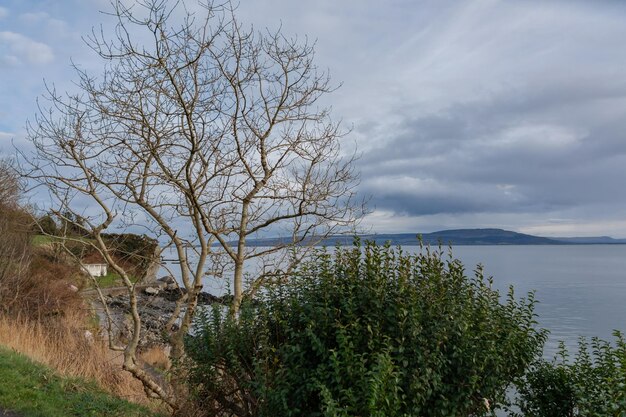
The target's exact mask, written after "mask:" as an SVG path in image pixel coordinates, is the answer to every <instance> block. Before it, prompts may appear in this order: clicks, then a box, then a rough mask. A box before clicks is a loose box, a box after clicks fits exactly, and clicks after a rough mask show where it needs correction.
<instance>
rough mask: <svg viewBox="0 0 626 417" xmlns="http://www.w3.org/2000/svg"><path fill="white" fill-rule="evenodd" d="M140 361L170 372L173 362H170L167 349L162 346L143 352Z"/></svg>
mask: <svg viewBox="0 0 626 417" xmlns="http://www.w3.org/2000/svg"><path fill="white" fill-rule="evenodd" d="M139 359H141V360H142V361H144V362H145V363H147V364H148V365H150V366H152V367H153V368H156V369H160V370H162V371H169V370H170V368H171V367H172V361H170V358H169V356H168V355H167V353H166V352H165V349H164V348H163V347H161V346H152V347H149V348H148V349H145V350H143V351H142V352H141V353H140V354H139Z"/></svg>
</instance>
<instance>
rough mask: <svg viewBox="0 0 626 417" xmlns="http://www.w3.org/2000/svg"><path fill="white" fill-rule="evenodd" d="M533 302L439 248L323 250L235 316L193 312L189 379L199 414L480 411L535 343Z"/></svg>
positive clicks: (534, 351)
mask: <svg viewBox="0 0 626 417" xmlns="http://www.w3.org/2000/svg"><path fill="white" fill-rule="evenodd" d="M533 306H534V300H533V298H532V295H531V296H529V297H528V298H527V299H521V300H516V299H515V298H514V296H513V292H512V290H511V291H510V292H509V294H508V296H507V297H506V299H505V300H501V299H500V295H499V294H498V292H497V291H495V290H493V289H491V282H490V281H489V280H487V279H485V278H484V277H483V276H482V272H481V270H480V269H479V270H477V271H476V273H475V275H474V276H472V277H467V276H466V275H465V271H464V268H463V265H462V264H461V263H460V262H459V261H458V260H455V259H452V258H448V259H443V258H442V256H441V254H439V253H431V252H428V251H425V252H424V253H422V254H419V255H410V254H406V253H403V252H401V251H400V250H394V249H391V248H389V247H377V246H375V245H372V244H367V245H366V246H365V247H363V248H361V247H355V248H353V249H348V250H344V249H338V250H337V251H336V252H335V253H334V254H330V253H326V252H324V251H322V252H319V253H317V254H316V255H315V256H313V258H312V260H311V261H310V262H308V263H306V264H305V265H304V266H302V267H301V268H300V269H299V270H298V271H296V272H295V274H294V275H293V276H292V277H291V279H290V280H289V282H288V283H286V284H283V285H280V286H277V287H274V288H270V289H268V290H267V291H266V292H265V293H264V294H263V295H262V296H261V297H260V298H259V299H258V300H255V302H254V303H248V304H246V305H245V306H244V308H242V310H241V314H240V317H239V319H238V320H234V319H232V318H229V317H228V316H227V315H225V314H224V313H223V312H222V311H221V310H220V309H219V308H216V309H215V310H213V311H212V312H206V313H205V314H200V315H199V320H198V323H197V326H198V327H197V328H198V332H197V334H196V336H195V337H193V338H190V339H189V340H188V352H189V353H190V355H191V357H192V358H193V359H194V363H193V366H191V369H190V372H189V377H190V383H191V385H192V388H193V389H195V394H196V398H197V401H198V402H199V404H200V405H201V406H202V408H203V409H204V410H205V411H206V414H207V415H237V416H469V415H491V412H490V411H489V408H493V407H494V406H495V405H497V404H499V403H500V402H501V401H503V400H504V396H505V391H506V389H507V387H508V386H509V385H510V383H511V382H512V381H513V380H514V379H515V378H517V377H520V376H521V375H522V374H523V373H524V371H525V369H526V367H527V366H528V364H529V363H531V362H532V361H533V360H534V359H535V358H536V357H537V355H538V354H539V353H540V351H541V347H542V345H543V341H544V338H545V335H544V333H543V332H542V331H538V330H536V329H535V321H534V314H533ZM220 413H224V414H220Z"/></svg>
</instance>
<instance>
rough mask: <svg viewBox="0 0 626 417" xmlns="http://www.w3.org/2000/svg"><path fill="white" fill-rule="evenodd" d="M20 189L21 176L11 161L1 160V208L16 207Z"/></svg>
mask: <svg viewBox="0 0 626 417" xmlns="http://www.w3.org/2000/svg"><path fill="white" fill-rule="evenodd" d="M19 189H20V183H19V176H18V175H17V171H16V170H15V167H14V166H13V164H12V162H11V160H9V159H6V158H5V159H0V206H3V207H5V208H6V207H15V205H16V204H17V201H18V198H19Z"/></svg>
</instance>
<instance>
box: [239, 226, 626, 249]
mask: <svg viewBox="0 0 626 417" xmlns="http://www.w3.org/2000/svg"><path fill="white" fill-rule="evenodd" d="M358 237H359V238H360V239H361V240H362V241H365V240H367V241H374V242H376V243H377V244H384V243H387V242H389V243H390V244H392V245H405V246H408V245H419V243H420V240H421V241H422V243H423V244H425V245H443V246H448V245H452V246H460V245H616V244H617V245H619V244H626V239H615V238H612V237H608V236H592V237H550V238H548V237H542V236H533V235H528V234H524V233H517V232H513V231H510V230H503V229H453V230H441V231H438V232H432V233H375V234H362V235H358ZM353 240H354V237H352V236H347V235H335V236H329V237H327V238H326V239H324V240H323V241H321V242H320V243H319V246H336V245H340V246H344V245H351V244H352V243H353ZM281 242H285V239H284V238H266V239H251V240H249V241H248V245H250V246H273V245H276V244H280V243H281Z"/></svg>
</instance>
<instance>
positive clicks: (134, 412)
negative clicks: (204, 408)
mask: <svg viewBox="0 0 626 417" xmlns="http://www.w3.org/2000/svg"><path fill="white" fill-rule="evenodd" d="M0 408H5V409H9V410H13V411H17V412H19V413H21V414H23V415H24V416H25V417H44V416H45V417H61V416H63V417H65V416H93V417H98V416H103V417H104V416H119V417H122V416H129V417H132V416H150V415H155V414H153V413H151V412H150V411H148V410H147V409H146V408H143V407H140V406H138V405H135V404H132V403H129V402H126V401H123V400H120V399H118V398H115V397H112V396H110V395H108V394H106V393H104V392H103V391H102V390H100V389H98V388H97V387H96V385H95V384H94V383H92V382H87V381H85V380H81V379H77V378H61V377H59V376H57V375H55V374H54V373H53V372H52V371H51V370H50V369H48V368H46V367H44V366H42V365H39V364H37V363H34V362H32V361H31V360H29V359H28V358H26V357H25V356H22V355H19V354H16V353H13V352H11V351H10V350H7V349H6V348H3V347H0Z"/></svg>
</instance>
